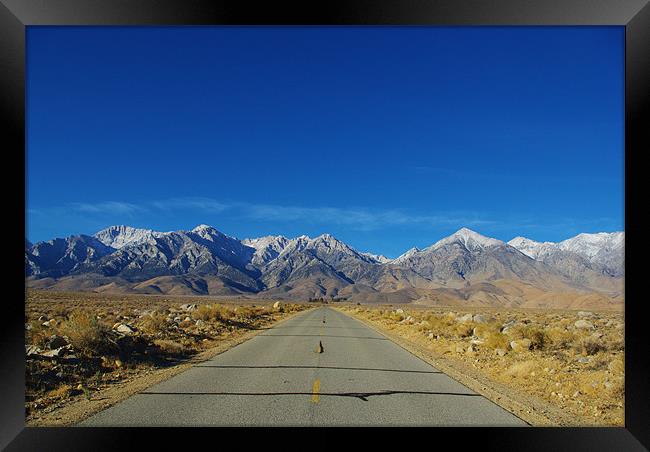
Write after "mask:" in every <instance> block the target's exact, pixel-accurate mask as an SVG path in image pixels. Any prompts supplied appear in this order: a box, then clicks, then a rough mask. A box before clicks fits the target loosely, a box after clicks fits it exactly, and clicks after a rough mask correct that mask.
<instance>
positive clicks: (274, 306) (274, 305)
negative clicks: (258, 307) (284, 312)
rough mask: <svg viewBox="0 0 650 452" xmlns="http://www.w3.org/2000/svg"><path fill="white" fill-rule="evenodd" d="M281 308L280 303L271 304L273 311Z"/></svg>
mask: <svg viewBox="0 0 650 452" xmlns="http://www.w3.org/2000/svg"><path fill="white" fill-rule="evenodd" d="M281 307H282V303H280V302H279V301H276V302H275V303H273V309H280V308H281Z"/></svg>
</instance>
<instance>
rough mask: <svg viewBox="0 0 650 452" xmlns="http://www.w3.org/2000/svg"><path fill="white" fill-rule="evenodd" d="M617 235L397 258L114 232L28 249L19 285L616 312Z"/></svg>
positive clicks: (471, 241) (432, 249)
mask: <svg viewBox="0 0 650 452" xmlns="http://www.w3.org/2000/svg"><path fill="white" fill-rule="evenodd" d="M624 239H625V237H624V232H613V233H597V234H579V235H577V236H575V237H573V238H570V239H568V240H564V241H562V242H558V243H553V242H536V241H533V240H530V239H527V238H525V237H516V238H514V239H512V240H511V241H509V242H507V243H506V242H503V241H500V240H497V239H494V238H489V237H485V236H483V235H481V234H479V233H477V232H475V231H472V230H470V229H467V228H462V229H460V230H459V231H457V232H456V233H454V234H452V235H450V236H449V237H445V238H443V239H441V240H439V241H437V242H435V243H434V244H432V245H431V246H429V247H427V248H424V249H418V248H412V249H410V250H408V251H407V252H406V253H404V254H403V255H401V256H399V257H398V258H396V259H389V258H386V257H385V256H381V255H376V254H372V253H367V252H359V251H357V250H355V249H354V248H353V247H351V246H349V245H347V244H346V243H344V242H342V241H340V240H338V239H336V238H335V237H333V236H331V235H329V234H323V235H320V236H318V237H315V238H310V237H307V236H304V235H303V236H300V237H296V238H293V239H288V238H286V237H283V236H266V237H260V238H254V239H244V240H239V239H237V238H234V237H230V236H228V235H226V234H223V233H222V232H220V231H218V230H216V229H215V228H213V227H211V226H207V225H199V226H197V227H195V228H194V229H192V230H189V231H184V230H180V231H172V232H159V231H153V230H150V229H138V228H132V227H129V226H111V227H109V228H106V229H103V230H101V231H99V232H97V233H96V234H94V235H93V236H88V235H75V236H71V237H68V238H57V239H53V240H49V241H44V242H38V243H35V244H31V243H30V242H28V241H27V240H26V243H25V272H26V277H27V285H28V287H32V288H42V289H52V290H92V291H96V292H120V293H148V294H173V295H191V294H202V295H216V296H244V297H263V298H277V299H293V300H300V299H303V300H304V299H307V298H320V297H327V298H330V297H336V298H345V299H349V300H352V301H359V302H378V303H379V302H381V303H393V302H394V303H403V302H413V303H420V304H446V305H456V304H458V305H462V304H472V305H485V306H495V305H498V306H511V307H517V306H520V307H542V308H574V307H617V306H618V307H620V306H622V303H623V283H624V273H625V271H624Z"/></svg>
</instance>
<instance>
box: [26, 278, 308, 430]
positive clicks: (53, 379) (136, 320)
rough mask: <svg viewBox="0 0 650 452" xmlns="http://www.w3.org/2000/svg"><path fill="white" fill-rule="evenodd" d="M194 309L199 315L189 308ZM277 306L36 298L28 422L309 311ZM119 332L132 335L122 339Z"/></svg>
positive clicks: (29, 307)
mask: <svg viewBox="0 0 650 452" xmlns="http://www.w3.org/2000/svg"><path fill="white" fill-rule="evenodd" d="M192 303H194V304H196V305H197V308H196V309H194V310H193V309H191V308H190V309H188V308H187V307H184V305H187V304H192ZM272 304H273V302H272V301H265V302H260V301H256V304H252V303H250V302H248V303H242V302H239V304H237V303H234V302H220V303H215V302H214V300H210V299H206V298H204V297H178V298H174V297H147V296H144V297H143V296H132V295H120V296H116V295H105V296H104V295H98V294H92V293H85V292H84V293H61V292H47V291H33V290H30V291H28V292H27V300H26V305H25V308H26V324H25V344H26V346H31V345H33V346H36V347H38V348H39V349H40V350H39V351H37V353H38V354H37V355H30V356H28V357H27V362H26V366H27V369H26V370H27V372H26V411H27V415H28V420H29V419H31V418H32V416H38V414H39V413H40V412H42V411H44V410H45V411H48V410H53V409H57V408H58V407H60V406H63V405H65V404H69V403H74V401H75V400H77V399H78V398H84V397H85V398H91V399H92V398H93V397H96V394H97V393H98V392H99V393H101V391H103V390H104V389H107V388H109V387H111V386H112V385H114V384H116V383H119V382H123V381H125V380H128V379H132V378H137V377H138V376H139V375H142V374H143V373H147V372H149V371H151V370H154V369H158V368H161V367H170V366H176V365H179V364H181V363H182V362H183V361H185V360H187V359H189V358H190V357H191V356H194V355H195V354H197V353H200V352H203V351H205V350H208V349H211V348H213V347H215V346H217V345H218V343H220V342H221V341H229V340H232V339H234V338H237V337H239V336H241V335H242V334H244V332H246V331H248V330H252V329H259V328H264V327H267V326H268V325H270V324H272V323H274V322H276V321H277V320H280V319H282V318H284V317H286V315H287V314H289V313H292V312H296V311H300V310H303V309H306V308H307V307H308V306H307V305H306V304H305V305H300V304H293V303H291V304H283V309H282V310H277V309H273V308H272ZM43 323H46V325H45V326H44V325H43ZM118 325H126V326H128V327H129V328H130V329H131V331H130V332H126V333H120V332H118V331H117V327H118ZM113 327H115V329H114V328H113ZM53 341H54V342H56V344H57V345H56V346H54V345H53V343H54V342H53ZM60 343H66V344H67V345H66V346H64V347H63V348H64V349H65V352H64V353H63V354H62V355H61V356H52V357H46V356H45V355H43V354H42V353H47V352H51V351H53V350H54V349H55V348H58V347H59V346H60V345H59V344H60Z"/></svg>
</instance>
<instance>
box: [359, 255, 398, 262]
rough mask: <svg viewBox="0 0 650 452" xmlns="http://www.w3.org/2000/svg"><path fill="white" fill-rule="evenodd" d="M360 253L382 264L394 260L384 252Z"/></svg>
mask: <svg viewBox="0 0 650 452" xmlns="http://www.w3.org/2000/svg"><path fill="white" fill-rule="evenodd" d="M359 254H361V255H363V256H366V257H369V258H370V259H372V260H374V261H376V262H378V263H380V264H387V263H388V262H390V261H392V259H389V258H387V257H386V256H384V255H383V254H372V253H359Z"/></svg>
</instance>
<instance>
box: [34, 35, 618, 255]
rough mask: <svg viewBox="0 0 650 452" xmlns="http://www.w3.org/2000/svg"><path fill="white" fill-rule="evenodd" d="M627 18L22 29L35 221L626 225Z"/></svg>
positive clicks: (411, 231) (361, 229)
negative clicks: (541, 23)
mask: <svg viewBox="0 0 650 452" xmlns="http://www.w3.org/2000/svg"><path fill="white" fill-rule="evenodd" d="M623 51H624V29H623V28H622V27H520V28H517V27H476V28H463V27H453V28H444V27H441V28H436V27H408V28H407V27H372V28H340V27H323V28H309V27H297V28H276V27H260V28H255V27H223V28H219V27H216V28H214V27H184V28H173V27H169V28H164V27H161V28H149V27H146V28H117V27H116V28H108V27H107V28H102V27H29V28H28V33H27V58H28V60H27V61H28V62H27V187H26V188H27V236H28V238H29V240H31V241H39V240H47V239H50V238H53V237H63V236H67V235H71V234H78V233H85V234H92V233H94V232H96V231H97V230H99V229H102V228H104V227H106V226H109V225H113V224H128V225H132V226H136V227H146V228H152V229H156V230H177V229H191V228H193V227H194V226H196V225H198V224H201V223H207V224H210V225H212V226H214V227H216V228H217V229H219V230H221V231H223V232H224V233H226V234H229V235H232V236H235V237H239V238H245V237H256V236H261V235H268V234H283V235H285V236H288V237H294V236H297V235H301V234H307V235H310V236H316V235H319V234H321V233H325V232H328V233H331V234H333V235H335V236H336V237H338V238H340V239H341V240H344V241H346V242H347V243H349V244H351V245H352V246H354V247H355V248H357V249H359V250H361V251H372V252H375V253H383V254H385V255H387V256H389V257H395V256H397V255H399V254H401V253H402V252H404V251H405V250H406V249H408V248H410V247H412V246H418V247H425V246H427V245H430V244H431V243H433V242H435V241H437V240H438V239H440V238H442V237H444V236H446V235H448V234H450V233H452V232H454V231H456V230H457V229H459V228H460V227H463V226H466V227H469V228H471V229H474V230H476V231H478V232H480V233H482V234H485V235H489V236H492V237H496V238H498V239H502V240H509V239H511V238H513V237H514V236H516V235H524V236H527V237H529V238H532V239H535V240H551V241H558V240H562V239H565V238H568V237H570V236H573V235H575V234H577V233H579V232H599V231H615V230H623V204H624V192H623V180H624V179H623V178H624V166H623V157H624V130H623V120H624V104H623V99H624V96H623V95H624V80H623V75H624V72H623V68H624V54H623Z"/></svg>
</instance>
